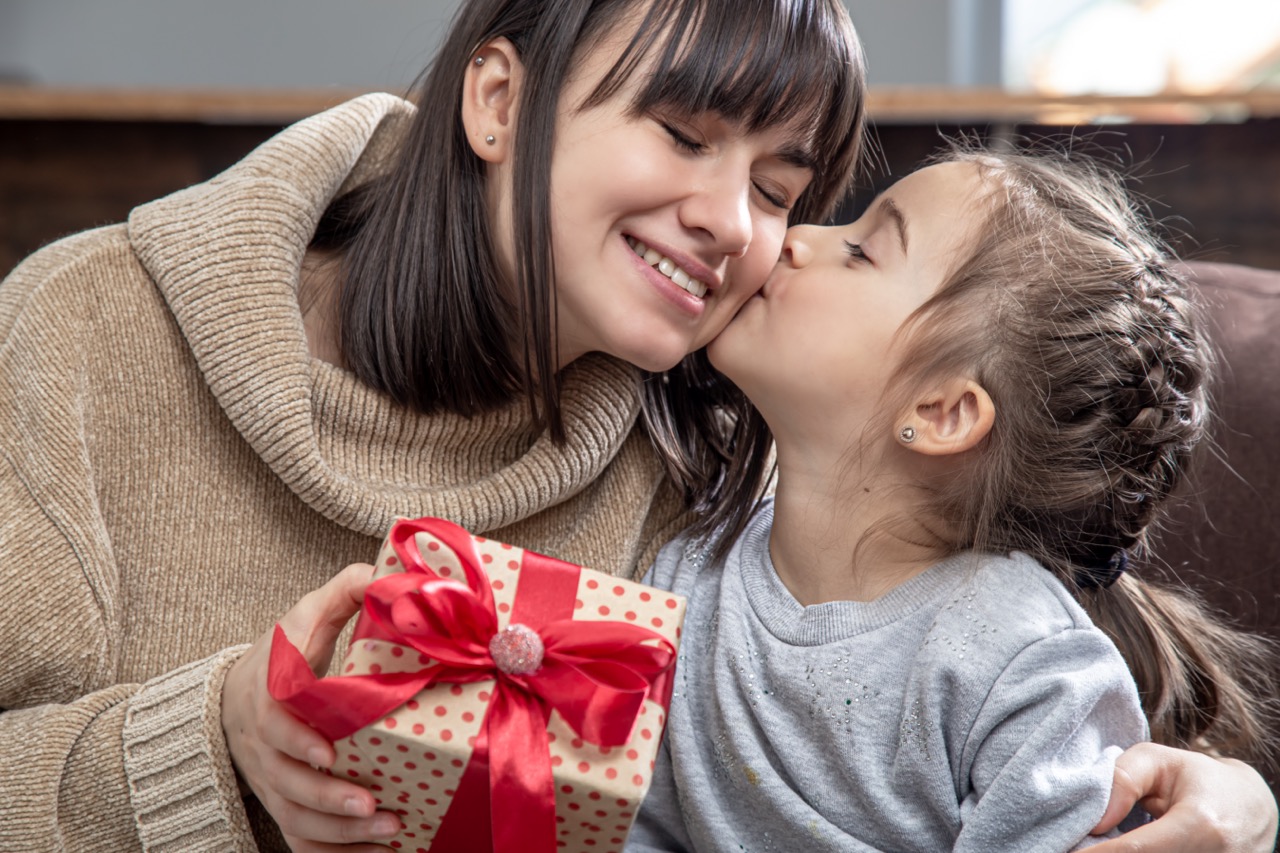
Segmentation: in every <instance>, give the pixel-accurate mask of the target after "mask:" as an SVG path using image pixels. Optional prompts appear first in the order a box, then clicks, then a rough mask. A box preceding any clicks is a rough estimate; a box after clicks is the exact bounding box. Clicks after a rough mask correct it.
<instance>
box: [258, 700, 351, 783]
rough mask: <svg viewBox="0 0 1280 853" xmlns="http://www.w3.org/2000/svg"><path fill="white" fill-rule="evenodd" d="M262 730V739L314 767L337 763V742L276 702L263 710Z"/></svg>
mask: <svg viewBox="0 0 1280 853" xmlns="http://www.w3.org/2000/svg"><path fill="white" fill-rule="evenodd" d="M259 733H260V736H261V738H262V742H263V743H264V744H266V745H267V746H269V747H271V748H272V749H274V750H276V751H278V752H282V753H284V754H285V755H286V756H288V757H289V758H292V759H295V760H297V761H301V762H304V763H306V764H310V765H312V766H314V767H320V768H326V769H327V768H330V767H332V766H333V760H334V757H335V756H334V752H333V745H332V744H331V743H329V741H327V740H325V738H324V735H322V734H320V733H319V732H318V731H316V730H315V729H313V728H311V726H309V725H307V724H306V723H304V722H302V720H299V719H298V718H297V717H295V716H294V715H293V714H291V713H290V712H289V711H288V710H287V709H286V708H285V707H284V706H283V705H280V704H278V703H275V702H274V701H273V702H271V703H269V704H267V705H266V707H265V708H264V709H263V712H262V715H261V719H260V724H259Z"/></svg>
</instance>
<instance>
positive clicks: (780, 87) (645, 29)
mask: <svg viewBox="0 0 1280 853" xmlns="http://www.w3.org/2000/svg"><path fill="white" fill-rule="evenodd" d="M646 60H649V61H650V67H649V68H648V69H646V74H647V76H648V78H649V79H648V80H647V82H646V83H645V84H644V85H642V86H641V87H640V88H639V91H638V92H637V95H636V98H635V100H634V102H633V104H632V108H633V109H634V110H635V111H636V112H637V113H641V112H644V111H646V110H648V109H650V108H652V107H659V106H660V107H667V108H671V109H674V110H677V111H680V112H685V113H690V114H697V113H702V112H707V111H711V112H715V113H717V114H719V115H721V116H723V117H724V118H726V119H728V120H730V121H735V122H740V123H741V124H742V126H743V127H744V128H745V129H747V130H748V131H751V132H755V131H759V130H763V129H765V128H770V127H776V126H779V125H790V124H793V123H795V124H796V125H797V126H800V127H805V128H807V129H809V130H810V132H812V133H813V135H814V142H815V143H822V142H828V143H829V142H831V141H833V140H839V139H842V138H844V137H847V136H849V135H850V133H851V132H852V130H851V128H852V125H853V124H854V122H855V120H856V119H857V118H858V117H859V114H860V107H861V94H862V93H861V87H860V85H851V81H853V80H855V79H856V80H857V81H858V82H859V83H860V82H861V68H862V63H861V56H860V55H859V51H858V46H857V42H856V38H855V37H854V35H853V32H852V30H851V29H850V28H849V25H848V21H847V18H844V16H843V15H842V14H841V13H840V12H838V11H837V10H836V9H835V8H833V6H832V5H831V4H829V3H827V2H816V3H815V2H802V0H655V2H654V3H653V4H652V5H651V6H650V7H649V9H648V11H647V13H646V14H645V16H644V19H643V21H642V22H641V23H640V25H639V28H638V30H637V32H636V33H635V35H634V36H633V37H632V41H631V44H630V45H629V46H628V48H627V49H626V50H625V51H624V52H623V54H622V56H621V57H620V58H619V60H618V62H617V64H616V65H615V66H614V68H613V70H612V71H611V72H610V73H609V74H607V75H606V76H605V78H604V80H603V81H601V85H600V87H599V88H598V89H597V91H596V92H595V93H593V95H592V97H591V98H590V99H589V102H591V103H598V102H599V101H600V100H603V99H604V98H607V97H608V96H609V95H610V94H612V92H613V91H614V90H616V88H617V87H618V86H619V85H621V83H622V82H623V81H624V80H625V79H626V78H627V77H629V76H630V75H631V74H632V73H634V72H635V71H636V69H637V67H638V66H639V65H641V64H642V63H644V62H645V61H646ZM851 69H852V70H853V73H851ZM817 153H819V155H821V153H822V152H817Z"/></svg>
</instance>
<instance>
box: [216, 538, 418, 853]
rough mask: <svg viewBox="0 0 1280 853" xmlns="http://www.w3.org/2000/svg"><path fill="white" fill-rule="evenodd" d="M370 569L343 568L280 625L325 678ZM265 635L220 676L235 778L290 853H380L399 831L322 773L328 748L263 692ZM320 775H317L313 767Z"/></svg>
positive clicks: (360, 796)
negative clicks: (382, 841) (275, 827)
mask: <svg viewBox="0 0 1280 853" xmlns="http://www.w3.org/2000/svg"><path fill="white" fill-rule="evenodd" d="M372 574H373V567H372V566H368V565H363V564H359V563H357V564H354V565H350V566H347V567H346V568H345V569H343V570H342V571H341V572H339V573H338V574H337V575H336V576H335V577H334V578H333V580H331V581H329V582H328V583H326V584H325V585H324V586H322V587H320V588H319V589H317V590H315V591H313V592H311V593H308V594H307V595H306V596H305V597H303V599H302V600H301V601H299V602H298V603H297V604H295V605H294V606H293V608H292V609H291V610H290V611H289V612H288V613H286V614H285V615H284V616H283V617H282V618H281V619H280V626H281V627H282V628H284V631H285V634H286V635H288V637H289V640H290V641H291V642H292V643H293V644H294V645H295V646H297V647H298V649H299V651H301V652H302V654H303V656H304V657H306V659H307V662H308V663H310V664H311V666H312V668H313V669H314V670H316V671H318V672H322V673H323V672H324V670H325V669H327V668H328V666H329V659H330V658H331V657H332V656H333V646H334V643H335V642H336V641H337V639H338V633H339V632H340V631H341V630H342V628H343V626H344V625H346V623H347V620H348V619H350V618H351V617H352V616H353V615H354V614H355V612H356V611H357V610H359V609H360V603H361V600H362V598H363V596H364V589H365V587H366V586H367V585H368V584H369V579H370V577H371V576H372ZM270 653H271V632H270V631H268V632H267V633H266V634H265V635H263V636H262V637H261V638H260V639H259V640H258V641H257V642H256V643H254V644H253V646H252V647H250V649H249V650H248V651H247V652H245V654H244V656H243V657H242V658H240V660H239V661H237V662H236V663H235V664H234V665H233V666H232V667H231V669H230V670H229V671H228V672H227V678H226V681H225V682H224V683H223V687H222V730H223V732H224V733H225V734H226V738H227V747H228V749H229V750H230V752H231V760H232V762H233V763H234V764H235V767H236V770H237V771H238V772H239V774H240V777H241V778H242V779H244V781H245V782H246V783H247V784H248V785H249V788H250V789H251V790H252V791H253V793H254V794H255V795H257V797H258V800H259V801H261V803H262V805H263V806H264V807H265V808H266V809H267V811H268V812H270V814H271V816H272V817H273V818H275V821H276V823H277V824H278V825H279V826H280V830H281V831H282V832H283V833H284V837H285V840H286V841H288V842H289V846H290V847H291V848H292V849H293V850H294V851H295V853H322V851H332V850H336V849H337V848H336V846H335V845H340V844H349V845H352V846H350V847H342V848H341V849H342V850H343V851H344V853H352V851H355V853H365V851H368V853H373V851H377V853H386V850H387V848H385V847H382V846H381V845H376V844H360V843H359V842H372V841H376V840H378V839H387V838H391V837H392V836H394V835H395V834H396V833H397V832H398V831H399V830H400V820H399V818H397V817H396V816H395V815H394V814H392V813H390V812H378V813H376V814H375V809H376V804H375V802H374V798H373V794H371V793H369V792H368V791H366V790H365V789H364V788H361V787H359V786H358V785H354V784H352V783H350V782H347V781H345V780H342V779H336V778H334V777H332V776H329V775H327V774H326V773H324V772H323V768H327V767H331V766H332V765H333V762H334V759H335V757H336V756H335V755H334V751H333V746H332V745H331V744H330V743H329V742H328V741H326V740H325V739H324V737H323V736H321V735H320V733H319V732H317V731H316V730H315V729H313V728H311V727H310V726H308V725H307V724H306V723H304V722H302V721H301V720H299V719H298V718H297V717H295V716H293V714H291V713H290V712H289V711H288V710H287V709H286V708H285V707H284V706H283V705H281V704H280V703H278V702H276V701H275V700H274V699H272V698H271V695H270V694H269V693H268V692H267V660H268V659H269V657H270ZM317 767H318V768H321V769H319V770H317V769H315V768H317Z"/></svg>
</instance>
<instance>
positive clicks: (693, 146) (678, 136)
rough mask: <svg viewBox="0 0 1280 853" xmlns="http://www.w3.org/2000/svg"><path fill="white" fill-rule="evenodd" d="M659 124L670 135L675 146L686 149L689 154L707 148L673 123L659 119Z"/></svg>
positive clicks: (697, 152)
mask: <svg viewBox="0 0 1280 853" xmlns="http://www.w3.org/2000/svg"><path fill="white" fill-rule="evenodd" d="M659 124H661V125H662V129H663V130H665V131H666V132H667V134H668V135H669V136H670V137H671V141H672V142H674V143H675V144H676V147H677V148H680V149H682V150H684V151H688V152H689V153H690V154H701V153H702V152H703V151H705V150H707V146H706V145H704V144H702V143H701V142H699V141H698V140H696V139H694V138H693V137H691V136H689V135H688V134H687V133H684V132H682V131H681V130H680V129H679V128H677V127H676V126H675V125H673V124H670V123H669V122H665V121H660V122H659Z"/></svg>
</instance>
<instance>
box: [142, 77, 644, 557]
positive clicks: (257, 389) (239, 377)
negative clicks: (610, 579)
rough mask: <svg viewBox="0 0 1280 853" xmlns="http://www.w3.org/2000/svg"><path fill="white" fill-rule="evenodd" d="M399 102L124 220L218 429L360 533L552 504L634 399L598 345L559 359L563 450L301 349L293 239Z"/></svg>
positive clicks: (579, 478) (520, 420)
mask: <svg viewBox="0 0 1280 853" xmlns="http://www.w3.org/2000/svg"><path fill="white" fill-rule="evenodd" d="M413 110H414V108H413V106H412V105H411V104H409V103H408V102H406V101H404V100H401V99H399V98H396V97H393V96H391V95H382V94H378V95H366V96H364V97H361V98H357V99H355V100H353V101H350V102H348V103H346V104H343V105H342V106H339V107H336V108H334V109H332V110H329V111H327V112H325V113H321V114H319V115H317V116H314V117H312V118H309V119H306V120H305V121H302V122H300V123H298V124H296V125H294V126H292V127H290V128H288V129H286V130H285V131H283V132H282V133H280V134H279V135H277V136H275V137H274V138H272V139H270V140H268V141H267V142H265V143H263V144H262V145H261V146H260V147H259V148H257V149H256V150H255V151H254V152H252V153H251V154H250V155H249V156H248V157H246V158H245V159H244V160H242V161H241V162H240V163H238V164H237V165H235V166H233V167H232V168H230V169H228V170H227V171H226V172H224V173H223V174H221V175H219V176H217V177H215V178H213V179H212V180H210V181H207V182H205V183H203V184H198V185H195V186H193V187H189V188H188V189H185V190H182V191H180V192H177V193H175V194H173V195H170V196H167V197H165V198H162V199H160V200H158V201H155V202H152V203H150V204H146V205H143V206H141V207H139V208H137V209H136V210H134V211H133V213H132V214H131V215H130V217H129V237H130V240H131V241H132V244H133V247H134V250H135V252H136V253H137V256H138V258H139V260H140V261H141V263H142V265H143V266H144V267H145V268H146V270H147V272H148V273H149V274H150V276H151V277H152V279H154V281H155V282H156V284H157V286H158V287H159V289H160V290H161V292H162V293H163V294H164V297H165V299H166V300H167V302H168V304H169V306H170V309H171V310H172V311H173V315H174V317H175V318H176V321H177V323H178V325H179V327H180V328H181V329H182V332H183V334H184V335H185V337H186V339H187V341H188V343H189V344H190V347H191V350H192V353H193V354H194V356H195V359H196V361H197V363H198V364H199V366H200V370H201V371H202V373H203V375H204V378H205V381H206V382H207V383H208V385H209V388H210V390H211V391H212V393H213V395H214V396H215V397H216V399H217V400H218V403H219V404H220V405H221V406H222V408H223V410H224V411H225V412H226V415H227V417H228V418H229V419H230V420H231V422H232V423H233V424H234V426H235V428H236V429H237V430H238V431H239V432H240V434H241V435H242V436H243V437H244V439H245V440H246V441H247V442H248V443H249V444H250V446H251V447H252V448H253V450H254V451H255V452H256V453H257V454H258V455H259V456H260V457H261V458H262V459H263V460H264V461H265V462H266V463H267V464H268V465H269V466H270V467H271V469H272V470H273V471H274V472H275V473H276V474H277V475H278V476H279V477H280V478H281V479H282V480H283V481H284V482H285V483H286V484H287V485H288V486H289V488H290V489H292V490H293V492H294V493H295V494H297V495H298V496H299V497H300V498H302V499H303V500H304V501H306V502H307V503H308V504H309V505H310V506H312V507H313V508H315V509H316V510H317V511H318V512H321V513H322V514H324V515H325V516H326V517H328V518H330V519H332V520H333V521H335V522H337V523H339V524H341V525H344V526H346V527H348V528H350V529H353V530H357V531H360V532H363V533H365V534H368V535H370V536H379V535H381V534H382V533H383V532H385V530H386V529H387V528H388V527H389V525H390V524H391V522H392V521H393V520H394V519H395V518H396V517H397V516H423V515H436V516H442V517H445V518H449V519H451V520H453V521H456V522H458V523H459V524H462V525H463V526H464V527H467V528H469V529H472V530H475V531H488V530H494V529H497V528H501V527H504V526H506V525H509V524H512V523H515V522H517V521H519V520H521V519H523V518H526V517H528V516H530V515H533V514H535V513H537V512H539V511H540V510H542V509H544V508H546V507H549V506H554V505H556V504H558V503H561V502H562V501H565V500H567V499H568V498H570V497H572V496H573V495H574V494H575V493H576V492H578V491H580V490H581V489H582V488H584V487H585V486H586V485H587V484H589V483H590V482H591V481H592V480H594V479H595V478H596V477H597V476H598V475H599V474H600V472H601V471H602V470H603V469H604V467H605V466H606V465H608V464H609V462H610V461H611V460H612V459H613V457H614V455H615V454H616V453H617V451H618V449H619V447H620V446H621V444H622V442H623V440H624V439H625V438H626V436H627V434H628V433H629V432H630V430H631V428H632V426H633V425H634V424H635V421H636V417H637V413H638V411H639V405H638V398H637V395H636V390H635V389H636V377H635V370H634V369H633V368H631V367H630V366H628V365H625V364H623V363H621V362H618V361H617V360H614V359H611V358H606V357H603V356H587V357H585V358H582V359H579V360H578V361H577V362H575V363H574V364H573V365H571V366H570V367H569V368H567V369H566V371H565V376H564V382H563V393H562V412H563V417H564V424H565V429H566V433H567V436H568V440H567V442H566V443H565V444H563V445H556V444H555V443H553V442H552V441H551V439H550V437H549V435H548V434H546V433H545V432H539V431H537V430H536V429H534V427H533V426H532V424H531V423H530V419H529V417H528V415H527V406H526V404H525V403H524V402H523V401H522V400H518V401H515V402H513V403H512V404H509V405H508V406H506V407H504V408H502V409H499V410H497V411H494V412H491V413H488V414H484V415H481V416H477V417H473V418H469V419H468V418H463V417H460V416H456V415H431V416H427V415H421V414H417V413H415V412H412V411H409V410H407V409H405V408H403V407H401V406H398V405H396V404H395V403H393V402H392V401H391V400H390V399H389V398H387V397H386V396H385V395H383V394H381V393H379V392H377V391H374V390H373V389H371V388H369V387H367V386H365V385H364V384H363V383H361V382H360V381H359V380H358V379H356V378H355V376H354V375H353V374H351V373H349V372H347V371H344V370H341V369H339V368H336V367H332V366H330V365H328V364H325V363H323V362H320V361H317V360H314V359H312V358H311V357H310V355H309V353H308V351H307V341H306V335H305V332H304V329H303V324H302V317H301V314H300V312H299V309H298V301H297V294H296V289H297V285H298V277H299V270H300V267H301V264H302V259H303V255H304V253H305V251H306V248H307V244H308V243H309V242H310V239H311V236H312V234H313V233H314V230H315V227H316V224H317V223H318V221H319V219H320V216H321V215H322V214H323V212H324V210H325V208H326V206H327V205H328V204H329V202H330V200H332V199H333V198H335V197H336V196H337V195H338V194H340V193H342V192H344V191H345V190H346V189H348V188H350V187H352V186H356V185H359V184H360V183H362V182H364V181H367V180H368V179H369V178H370V177H371V176H373V175H375V174H378V173H379V172H381V171H383V170H384V169H385V166H386V163H387V160H388V158H389V157H390V155H391V154H392V152H393V151H394V146H395V142H396V140H397V139H398V138H399V137H400V135H401V133H402V131H403V128H404V126H405V125H406V124H407V122H408V120H409V119H410V118H411V117H412V114H413Z"/></svg>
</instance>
